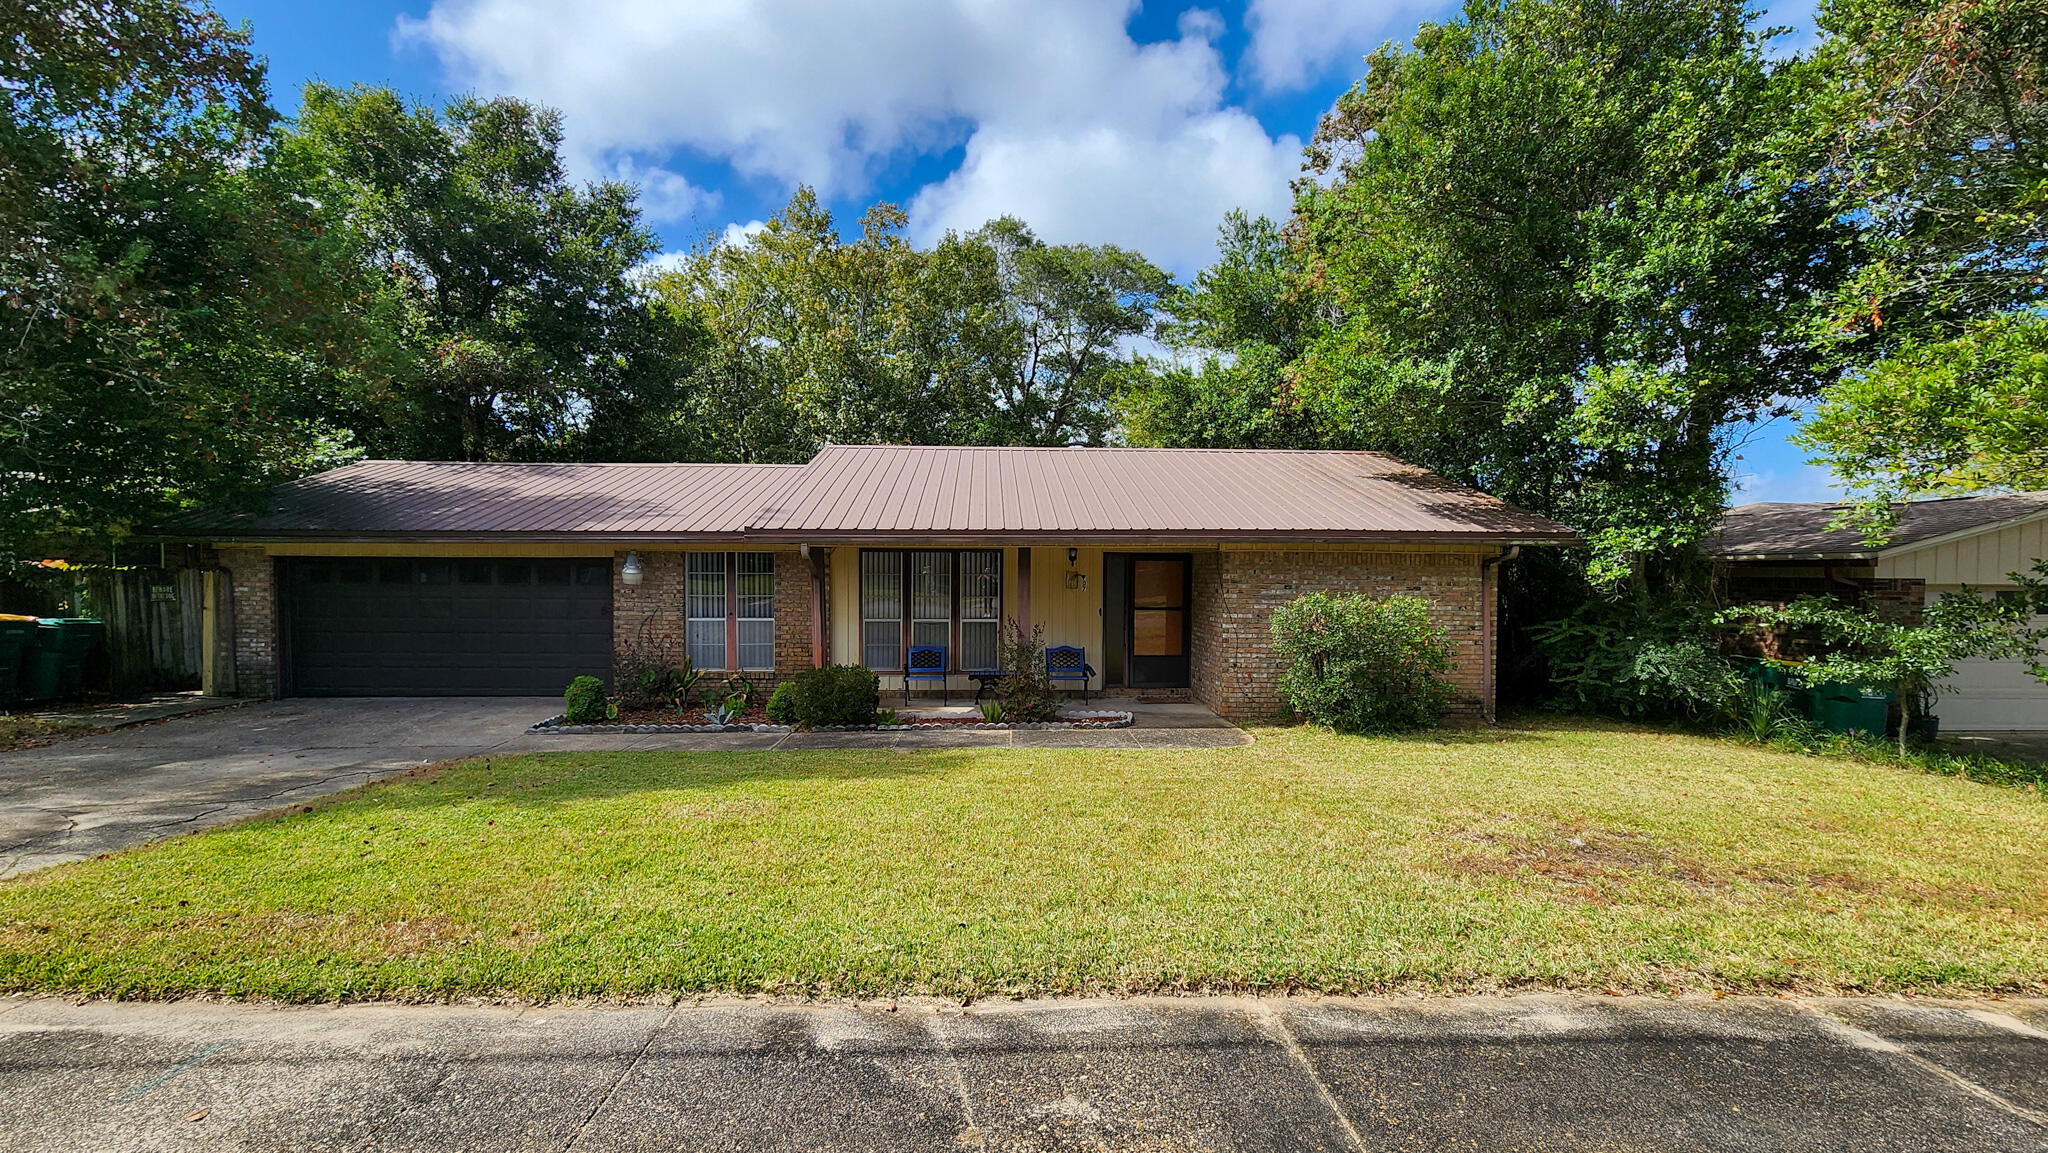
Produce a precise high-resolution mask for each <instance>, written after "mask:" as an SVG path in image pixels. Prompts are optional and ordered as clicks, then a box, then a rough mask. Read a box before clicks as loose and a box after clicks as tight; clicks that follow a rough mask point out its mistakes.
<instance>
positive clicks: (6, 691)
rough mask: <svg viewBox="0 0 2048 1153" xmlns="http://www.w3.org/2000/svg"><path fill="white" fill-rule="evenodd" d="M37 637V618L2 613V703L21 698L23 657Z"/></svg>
mask: <svg viewBox="0 0 2048 1153" xmlns="http://www.w3.org/2000/svg"><path fill="white" fill-rule="evenodd" d="M35 639H36V618H34V617H23V616H13V615H9V614H4V613H0V705H12V704H14V703H15V702H16V701H18V700H20V699H21V670H22V664H23V658H24V657H26V656H27V655H28V651H29V649H31V648H32V647H34V645H35Z"/></svg>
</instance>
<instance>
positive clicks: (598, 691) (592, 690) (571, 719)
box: [562, 677, 618, 725]
mask: <svg viewBox="0 0 2048 1153" xmlns="http://www.w3.org/2000/svg"><path fill="white" fill-rule="evenodd" d="M616 715H618V710H617V706H615V705H613V704H612V703H611V702H610V701H607V700H605V696H604V682H603V681H601V680H598V679H597V678H596V677H577V678H576V679H575V680H573V681H570V682H569V687H568V689H566V690H564V691H563V693H562V721H563V723H564V724H571V725H601V724H603V723H604V722H606V721H608V720H610V719H611V718H612V717H614V716H616Z"/></svg>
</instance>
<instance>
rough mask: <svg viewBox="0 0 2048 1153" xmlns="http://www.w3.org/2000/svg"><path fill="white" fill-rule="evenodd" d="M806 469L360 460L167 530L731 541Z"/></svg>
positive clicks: (258, 535) (225, 535)
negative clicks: (250, 506)
mask: <svg viewBox="0 0 2048 1153" xmlns="http://www.w3.org/2000/svg"><path fill="white" fill-rule="evenodd" d="M803 469H804V466H803V465H800V464H469V463H463V462H456V461H408V460H366V461H360V462H358V463H356V464H351V465H348V466H346V467H343V468H337V469H334V470H332V471H329V472H323V473H319V474H317V475H315V476H309V477H306V478H305V479H304V480H299V481H295V482H293V483H291V484H287V485H284V486H282V487H280V488H279V489H277V491H276V492H275V493H273V494H272V496H271V502H270V506H269V507H268V508H267V509H265V510H263V511H261V512H255V513H221V512H201V513H198V514H195V515H193V516H191V517H188V518H185V519H184V520H182V521H180V522H178V523H176V524H174V525H172V526H170V531H172V532H175V533H179V534H185V535H195V534H196V535H211V536H215V537H219V538H221V539H231V538H244V539H297V538H302V537H332V536H356V537H381V536H394V537H463V536H477V535H491V534H517V535H521V536H537V537H583V536H591V535H603V536H650V535H651V536H659V535H692V536H694V535H699V534H710V535H731V536H738V535H739V534H740V533H742V532H743V531H744V530H745V528H746V523H747V519H748V518H749V517H750V516H751V515H752V514H753V513H755V512H756V511H758V510H759V509H761V508H762V507H763V506H764V504H766V503H769V498H770V497H771V496H772V494H773V493H774V491H775V490H776V489H778V488H780V487H781V486H782V485H784V484H786V483H788V482H789V481H790V480H791V479H793V478H794V477H795V476H796V475H797V474H799V473H801V472H802V471H803Z"/></svg>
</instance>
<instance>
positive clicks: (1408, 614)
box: [1273, 593, 1452, 733]
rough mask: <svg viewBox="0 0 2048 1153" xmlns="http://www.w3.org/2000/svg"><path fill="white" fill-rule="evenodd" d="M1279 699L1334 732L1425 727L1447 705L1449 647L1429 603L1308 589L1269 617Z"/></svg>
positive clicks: (1435, 720) (1433, 722)
mask: <svg viewBox="0 0 2048 1153" xmlns="http://www.w3.org/2000/svg"><path fill="white" fill-rule="evenodd" d="M1273 640H1274V642H1275V655H1276V656H1278V657H1279V658H1280V660H1281V661H1282V667H1281V673H1280V696H1281V699H1283V700H1285V701H1286V702H1287V704H1288V707H1289V708H1292V709H1293V710H1294V712H1295V714H1296V715H1298V716H1301V717H1304V718H1306V719H1308V720H1312V721H1315V722H1316V723H1318V724H1324V725H1329V726H1330V727H1331V728H1334V729H1336V730H1338V731H1339V732H1348V733H1388V732H1400V731H1402V730H1405V729H1418V728H1429V727H1432V726H1434V725H1436V724H1437V723H1439V722H1440V721H1441V720H1442V719H1443V714H1444V711H1445V710H1446V709H1448V708H1449V707H1450V703H1451V695H1452V686H1451V682H1450V679H1449V676H1450V672H1451V644H1450V639H1449V637H1448V636H1447V635H1446V634H1445V632H1444V629H1443V627H1442V626H1441V625H1438V624H1436V623H1435V622H1433V621H1431V620H1430V619H1429V602H1427V601H1425V600H1423V599H1422V598H1420V597H1414V596H1392V597H1388V598H1386V599H1385V600H1375V599H1373V598H1370V597H1365V596H1360V595H1357V594H1350V595H1346V596H1333V595H1331V594H1329V593H1308V594H1305V595H1303V596H1299V597H1296V598H1295V599H1294V600H1292V601H1289V602H1288V603H1287V604H1285V605H1282V606H1281V607H1280V609H1279V610H1278V611H1277V612H1275V613H1274V614H1273Z"/></svg>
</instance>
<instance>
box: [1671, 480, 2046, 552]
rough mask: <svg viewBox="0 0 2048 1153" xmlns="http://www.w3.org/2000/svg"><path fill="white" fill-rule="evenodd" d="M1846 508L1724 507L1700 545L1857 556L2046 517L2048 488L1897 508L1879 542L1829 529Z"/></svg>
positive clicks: (1824, 505)
mask: <svg viewBox="0 0 2048 1153" xmlns="http://www.w3.org/2000/svg"><path fill="white" fill-rule="evenodd" d="M1848 507H1849V506H1847V505H1844V504H1839V503H1827V502H1813V503H1805V504H1745V505H1742V506H1740V507H1738V508H1732V509H1729V510H1728V513H1727V515H1726V516H1724V517H1722V519H1721V525H1720V529H1719V531H1718V532H1717V533H1716V534H1715V535H1713V536H1711V537H1709V538H1707V539H1706V540H1705V541H1703V542H1702V543H1701V546H1700V547H1701V548H1702V549H1703V550H1704V551H1705V552H1706V553H1707V554H1708V555H1709V556H1718V557H1723V558H1725V559H1728V560H1859V559H1876V558H1877V557H1879V556H1881V555H1883V554H1885V553H1892V552H1903V551H1905V550H1907V549H1913V548H1920V547H1923V546H1925V545H1927V544H1930V543H1932V542H1934V541H1937V540H1943V539H1946V538H1948V537H1953V536H1957V535H1959V534H1967V533H1975V532H1982V531H1987V530H1990V529H1996V528H2001V527H2004V526H2005V525H2008V524H2012V523H2014V522H2017V521H2024V520H2030V519H2032V518H2034V517H2037V516H2042V515H2048V492H2016V493H1997V494H1988V495H1983V496H1959V497H1950V498H1948V499H1946V500H1921V501H1909V502H1907V503H1905V504H1902V505H1900V506H1899V509H1898V524H1897V526H1896V527H1895V528H1894V529H1893V531H1892V533H1891V535H1890V537H1889V538H1888V539H1887V540H1886V542H1885V543H1884V544H1883V545H1882V546H1873V545H1870V544H1868V543H1866V542H1865V541H1864V539H1863V534H1862V532H1861V531H1860V530H1858V529H1853V528H1842V529H1833V528H1829V527H1828V526H1829V524H1830V523H1832V522H1833V521H1834V519H1835V517H1836V516H1838V515H1840V514H1841V513H1842V512H1844V511H1845V510H1846V509H1847V508H1848Z"/></svg>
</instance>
